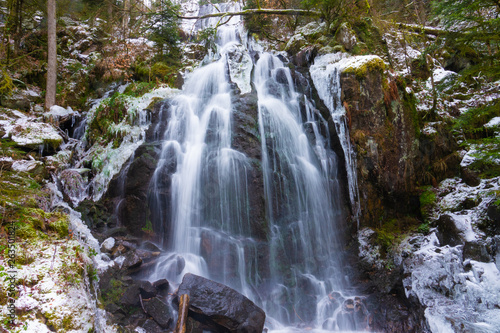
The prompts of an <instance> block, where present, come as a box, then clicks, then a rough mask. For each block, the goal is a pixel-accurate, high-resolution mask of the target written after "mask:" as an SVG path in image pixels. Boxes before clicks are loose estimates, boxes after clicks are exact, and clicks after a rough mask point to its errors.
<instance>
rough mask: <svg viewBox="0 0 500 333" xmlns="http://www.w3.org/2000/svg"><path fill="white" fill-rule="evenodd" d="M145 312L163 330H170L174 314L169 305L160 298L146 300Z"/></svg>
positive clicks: (144, 302)
mask: <svg viewBox="0 0 500 333" xmlns="http://www.w3.org/2000/svg"><path fill="white" fill-rule="evenodd" d="M143 304H144V310H146V313H147V314H148V315H150V316H151V317H153V319H154V320H155V321H156V322H157V323H158V324H159V325H160V326H161V327H163V328H168V327H169V326H170V324H171V323H172V321H173V318H172V317H173V316H172V313H171V312H170V308H169V307H168V305H167V304H165V303H164V302H163V301H162V300H160V299H159V298H158V297H153V298H151V299H150V300H144V301H143Z"/></svg>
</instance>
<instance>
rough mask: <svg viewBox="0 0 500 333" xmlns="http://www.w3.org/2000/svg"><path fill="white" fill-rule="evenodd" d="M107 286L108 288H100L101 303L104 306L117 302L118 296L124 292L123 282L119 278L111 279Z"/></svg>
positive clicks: (118, 301) (118, 300)
mask: <svg viewBox="0 0 500 333" xmlns="http://www.w3.org/2000/svg"><path fill="white" fill-rule="evenodd" d="M108 286H109V287H108V288H106V289H104V290H102V300H101V301H102V303H103V304H104V306H107V305H109V304H113V303H114V304H119V303H120V298H121V297H122V296H123V293H124V292H125V284H124V283H123V282H122V281H121V280H117V279H111V280H110V281H109V285H108Z"/></svg>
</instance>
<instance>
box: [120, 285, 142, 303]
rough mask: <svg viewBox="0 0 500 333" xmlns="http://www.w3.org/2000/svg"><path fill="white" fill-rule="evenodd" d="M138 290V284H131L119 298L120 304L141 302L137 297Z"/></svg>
mask: <svg viewBox="0 0 500 333" xmlns="http://www.w3.org/2000/svg"><path fill="white" fill-rule="evenodd" d="M139 295H140V291H139V286H138V285H136V284H133V285H131V286H129V287H128V288H127V289H125V292H124V293H123V295H122V297H121V298H120V304H123V305H125V306H139V305H140V304H141V300H140V298H139Z"/></svg>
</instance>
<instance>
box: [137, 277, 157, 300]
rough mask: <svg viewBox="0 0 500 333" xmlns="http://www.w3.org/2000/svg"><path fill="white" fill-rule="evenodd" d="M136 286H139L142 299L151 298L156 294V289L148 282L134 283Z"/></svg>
mask: <svg viewBox="0 0 500 333" xmlns="http://www.w3.org/2000/svg"><path fill="white" fill-rule="evenodd" d="M136 284H137V285H138V286H139V291H140V292H141V296H142V298H151V297H154V296H156V294H157V293H158V292H157V290H156V287H155V286H153V284H152V283H151V282H149V281H145V280H140V281H136Z"/></svg>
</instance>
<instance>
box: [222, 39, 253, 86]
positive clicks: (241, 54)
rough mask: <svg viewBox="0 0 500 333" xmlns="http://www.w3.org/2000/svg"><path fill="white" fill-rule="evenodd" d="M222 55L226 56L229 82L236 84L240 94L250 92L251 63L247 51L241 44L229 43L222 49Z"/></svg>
mask: <svg viewBox="0 0 500 333" xmlns="http://www.w3.org/2000/svg"><path fill="white" fill-rule="evenodd" d="M222 53H223V54H227V59H228V65H229V75H230V76H231V81H232V82H234V83H236V85H237V86H238V88H239V89H240V91H241V93H242V94H246V93H249V92H251V91H252V86H251V85H250V80H251V76H252V68H253V62H252V58H251V57H250V55H249V54H248V51H247V49H246V48H245V47H244V46H243V45H241V44H236V43H234V44H233V43H231V44H229V45H227V46H226V47H225V48H224V49H223V51H222Z"/></svg>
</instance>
